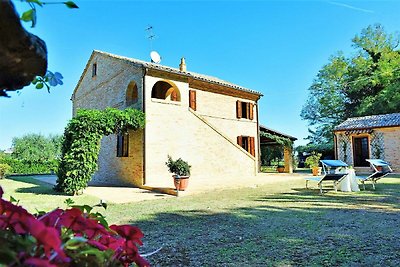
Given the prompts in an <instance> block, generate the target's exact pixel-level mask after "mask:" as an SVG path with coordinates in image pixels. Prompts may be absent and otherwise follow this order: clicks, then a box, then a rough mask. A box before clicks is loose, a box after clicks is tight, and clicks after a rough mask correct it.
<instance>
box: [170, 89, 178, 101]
mask: <svg viewBox="0 0 400 267" xmlns="http://www.w3.org/2000/svg"><path fill="white" fill-rule="evenodd" d="M171 100H172V101H177V100H178V94H177V93H176V90H174V91H172V93H171Z"/></svg>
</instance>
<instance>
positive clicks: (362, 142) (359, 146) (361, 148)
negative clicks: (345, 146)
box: [353, 137, 369, 167]
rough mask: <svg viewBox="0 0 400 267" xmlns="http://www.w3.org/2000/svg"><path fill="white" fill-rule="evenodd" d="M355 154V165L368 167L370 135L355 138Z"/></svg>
mask: <svg viewBox="0 0 400 267" xmlns="http://www.w3.org/2000/svg"><path fill="white" fill-rule="evenodd" d="M353 155H354V166H355V167H368V166H369V164H368V162H367V161H366V159H369V143H368V137H354V138H353Z"/></svg>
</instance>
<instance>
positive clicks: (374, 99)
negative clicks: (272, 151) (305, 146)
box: [300, 24, 400, 148]
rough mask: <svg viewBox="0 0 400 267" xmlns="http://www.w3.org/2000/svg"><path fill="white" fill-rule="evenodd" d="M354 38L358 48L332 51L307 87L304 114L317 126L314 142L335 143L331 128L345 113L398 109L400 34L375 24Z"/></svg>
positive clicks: (373, 113)
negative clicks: (351, 52) (353, 52)
mask: <svg viewBox="0 0 400 267" xmlns="http://www.w3.org/2000/svg"><path fill="white" fill-rule="evenodd" d="M352 42H353V47H354V48H355V49H356V53H355V54H353V55H352V56H349V57H346V56H345V55H344V53H343V52H338V53H337V54H335V55H333V56H332V57H331V58H330V59H329V63H328V64H326V65H325V66H323V67H322V68H321V70H320V71H319V72H318V74H317V77H316V78H315V80H314V81H313V83H312V85H311V86H310V88H309V89H308V90H309V97H308V100H307V102H306V103H305V105H304V106H303V109H302V111H301V114H300V116H301V117H302V119H304V120H307V121H308V122H309V125H310V126H311V127H313V128H314V130H312V129H310V134H311V135H310V136H309V138H308V139H309V140H310V143H313V144H327V143H331V147H332V148H333V134H332V130H333V128H334V127H335V126H336V125H338V124H339V123H340V122H342V121H344V120H345V119H347V118H349V117H354V116H366V115H375V114H384V113H394V112H400V89H399V88H400V50H399V49H398V45H399V35H398V34H388V33H386V32H385V30H384V28H383V26H382V25H380V24H375V25H372V26H368V27H367V28H365V29H363V30H362V31H361V34H360V35H356V36H355V37H354V38H353V40H352Z"/></svg>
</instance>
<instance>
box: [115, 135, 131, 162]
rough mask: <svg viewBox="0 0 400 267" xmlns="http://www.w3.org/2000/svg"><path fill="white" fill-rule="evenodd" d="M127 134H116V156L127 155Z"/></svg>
mask: <svg viewBox="0 0 400 267" xmlns="http://www.w3.org/2000/svg"><path fill="white" fill-rule="evenodd" d="M128 151H129V134H126V133H125V134H118V135H117V157H128V155H129V152H128Z"/></svg>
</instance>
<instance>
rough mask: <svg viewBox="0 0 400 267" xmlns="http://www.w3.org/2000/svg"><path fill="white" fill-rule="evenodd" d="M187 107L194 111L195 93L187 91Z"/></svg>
mask: <svg viewBox="0 0 400 267" xmlns="http://www.w3.org/2000/svg"><path fill="white" fill-rule="evenodd" d="M189 107H190V108H191V109H193V110H196V91H195V90H189Z"/></svg>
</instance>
